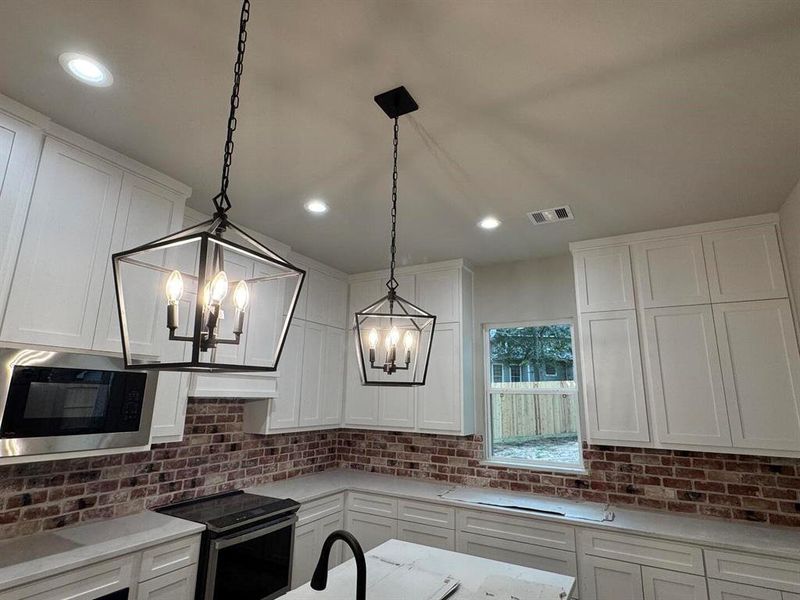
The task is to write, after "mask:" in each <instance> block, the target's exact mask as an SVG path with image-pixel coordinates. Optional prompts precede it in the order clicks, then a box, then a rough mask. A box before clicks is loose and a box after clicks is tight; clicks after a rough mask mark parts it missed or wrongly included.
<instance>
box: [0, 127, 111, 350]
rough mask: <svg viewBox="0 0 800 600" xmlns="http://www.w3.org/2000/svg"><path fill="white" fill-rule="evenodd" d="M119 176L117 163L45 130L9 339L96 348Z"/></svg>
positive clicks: (7, 325) (6, 328) (7, 326)
mask: <svg viewBox="0 0 800 600" xmlns="http://www.w3.org/2000/svg"><path fill="white" fill-rule="evenodd" d="M121 183H122V170H121V169H119V168H118V167H115V166H114V165H112V164H111V163H109V162H106V161H104V160H101V159H100V158H97V157H96V156H94V155H92V154H89V153H86V152H83V151H82V150H78V149H77V148H75V147H73V146H70V145H67V144H65V143H63V142H60V141H58V140H56V139H54V138H47V140H46V142H45V146H44V149H43V151H42V156H41V160H40V164H39V171H38V174H37V177H36V184H35V186H34V191H33V197H32V198H31V204H30V208H29V211H28V218H27V220H26V223H25V229H24V233H23V236H22V244H21V246H20V255H21V256H24V257H25V260H20V261H18V263H17V268H16V271H15V273H14V279H13V282H12V286H11V294H10V296H9V300H8V306H7V309H6V315H5V319H4V321H3V329H2V336H1V337H2V338H3V339H5V340H9V341H13V342H20V343H31V344H42V345H47V346H60V347H64V348H81V349H88V348H91V346H92V339H93V337H94V331H95V326H96V323H97V315H98V310H99V307H100V296H101V293H102V288H103V279H104V277H105V274H106V271H107V267H108V262H109V260H110V249H111V239H112V234H113V231H114V219H115V215H116V209H117V202H118V200H119V193H120V185H121Z"/></svg>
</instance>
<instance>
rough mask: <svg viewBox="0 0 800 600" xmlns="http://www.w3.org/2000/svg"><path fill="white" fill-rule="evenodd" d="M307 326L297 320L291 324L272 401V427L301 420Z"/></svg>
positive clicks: (289, 424)
mask: <svg viewBox="0 0 800 600" xmlns="http://www.w3.org/2000/svg"><path fill="white" fill-rule="evenodd" d="M304 340H305V327H304V325H303V323H302V322H298V321H295V322H293V323H292V324H291V325H290V326H289V333H287V334H286V343H285V344H284V347H283V355H282V356H281V362H280V371H279V375H280V376H279V377H278V394H277V397H276V398H274V399H273V400H272V401H271V402H270V403H269V406H270V409H269V410H270V423H269V425H270V428H271V429H281V428H291V427H297V425H298V423H299V421H300V393H301V386H302V381H303V378H302V375H303V373H302V368H303V349H304Z"/></svg>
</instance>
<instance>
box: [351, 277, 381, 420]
mask: <svg viewBox="0 0 800 600" xmlns="http://www.w3.org/2000/svg"><path fill="white" fill-rule="evenodd" d="M380 287H381V282H380V279H379V278H375V279H368V280H365V281H354V282H352V283H351V284H350V309H349V313H348V321H347V332H346V341H345V348H346V350H345V354H346V356H345V370H346V379H345V399H344V423H345V425H351V426H375V425H377V424H378V388H377V387H374V386H366V385H362V384H361V375H360V374H359V370H358V369H359V367H358V360H357V359H356V350H355V339H354V336H353V332H352V327H353V314H354V313H355V312H356V311H357V310H362V309H364V308H366V307H367V306H368V305H369V304H370V303H372V302H374V301H375V300H377V299H378V298H379V297H380V294H381V289H380Z"/></svg>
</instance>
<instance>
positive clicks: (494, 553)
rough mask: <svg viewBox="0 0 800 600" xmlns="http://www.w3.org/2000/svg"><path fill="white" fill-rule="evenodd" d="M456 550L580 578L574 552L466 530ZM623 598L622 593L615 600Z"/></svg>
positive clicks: (458, 539) (457, 536) (458, 538)
mask: <svg viewBox="0 0 800 600" xmlns="http://www.w3.org/2000/svg"><path fill="white" fill-rule="evenodd" d="M456 551H457V552H462V553H464V554H470V555H472V556H481V557H483V558H489V559H492V560H499V561H500V562H507V563H511V564H512V565H521V566H523V567H530V568H532V569H541V570H542V571H550V572H552V573H560V574H562V575H570V576H572V577H576V576H577V572H578V568H577V564H576V560H575V553H574V552H566V551H564V550H555V549H553V548H545V547H544V546H534V545H532V544H523V543H521V542H514V541H511V540H501V539H497V538H491V537H486V536H482V535H477V534H474V533H464V532H463V531H459V532H458V533H457V534H456ZM637 569H638V567H637ZM640 588H641V583H640ZM581 597H583V596H581ZM623 597H624V596H620V597H618V598H614V599H613V600H619V599H620V598H623Z"/></svg>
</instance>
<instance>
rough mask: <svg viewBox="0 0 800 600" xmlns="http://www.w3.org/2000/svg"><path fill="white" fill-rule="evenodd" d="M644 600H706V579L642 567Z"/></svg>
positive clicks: (699, 576)
mask: <svg viewBox="0 0 800 600" xmlns="http://www.w3.org/2000/svg"><path fill="white" fill-rule="evenodd" d="M642 584H643V586H644V599H645V600H708V590H707V589H706V578H705V577H702V576H701V575H691V574H689V573H678V572H676V571H666V570H664V569H653V568H652V567H642Z"/></svg>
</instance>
